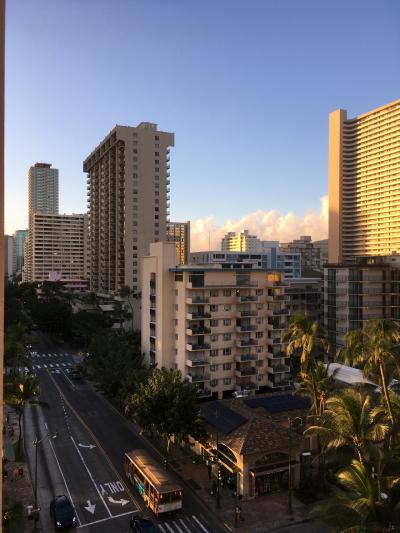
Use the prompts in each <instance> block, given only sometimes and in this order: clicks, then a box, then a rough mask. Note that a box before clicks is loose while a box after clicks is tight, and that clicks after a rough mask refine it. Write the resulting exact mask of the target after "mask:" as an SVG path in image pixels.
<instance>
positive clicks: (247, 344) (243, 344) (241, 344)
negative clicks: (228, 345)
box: [236, 339, 258, 348]
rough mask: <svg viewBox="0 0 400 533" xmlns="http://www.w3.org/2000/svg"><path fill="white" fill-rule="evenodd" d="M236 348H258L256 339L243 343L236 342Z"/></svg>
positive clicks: (246, 340) (243, 341)
mask: <svg viewBox="0 0 400 533" xmlns="http://www.w3.org/2000/svg"><path fill="white" fill-rule="evenodd" d="M236 346H238V347H239V348H245V347H246V346H258V342H257V340H256V339H245V340H242V341H236Z"/></svg>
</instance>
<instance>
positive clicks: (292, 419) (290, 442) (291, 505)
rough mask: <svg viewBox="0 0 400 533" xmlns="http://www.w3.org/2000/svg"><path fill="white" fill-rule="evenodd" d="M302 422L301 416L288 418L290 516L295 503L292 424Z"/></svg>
mask: <svg viewBox="0 0 400 533" xmlns="http://www.w3.org/2000/svg"><path fill="white" fill-rule="evenodd" d="M296 420H300V423H303V419H302V418H300V417H299V416H296V417H295V418H290V417H288V421H289V487H288V488H289V493H288V513H289V515H290V516H292V515H293V502H292V499H293V498H292V493H293V488H292V424H293V422H294V421H296Z"/></svg>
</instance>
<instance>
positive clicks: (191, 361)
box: [186, 357, 210, 367]
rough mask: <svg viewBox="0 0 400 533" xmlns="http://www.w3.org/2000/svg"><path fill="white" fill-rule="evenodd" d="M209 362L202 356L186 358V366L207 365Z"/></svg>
mask: <svg viewBox="0 0 400 533" xmlns="http://www.w3.org/2000/svg"><path fill="white" fill-rule="evenodd" d="M209 364H210V362H209V361H208V360H207V359H204V358H202V357H199V358H192V359H186V366H190V367H195V366H208V365H209Z"/></svg>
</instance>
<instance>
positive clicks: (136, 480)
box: [124, 450, 182, 515]
mask: <svg viewBox="0 0 400 533" xmlns="http://www.w3.org/2000/svg"><path fill="white" fill-rule="evenodd" d="M124 470H125V475H126V477H127V478H128V479H129V481H130V482H131V483H132V485H133V486H134V487H135V488H136V489H137V491H138V492H139V494H140V495H141V497H142V498H143V500H144V501H145V503H146V505H147V507H149V508H150V509H151V510H152V511H153V513H154V514H155V515H159V514H162V513H170V512H172V511H179V510H180V509H182V487H180V486H179V485H178V484H177V483H175V481H174V480H173V479H172V478H171V476H170V475H169V474H168V472H166V471H165V470H164V469H163V468H162V467H160V465H159V464H158V463H157V462H156V461H155V460H154V459H153V458H152V457H151V456H150V455H149V454H148V453H147V452H146V451H145V450H132V451H131V452H127V453H126V454H125V456H124Z"/></svg>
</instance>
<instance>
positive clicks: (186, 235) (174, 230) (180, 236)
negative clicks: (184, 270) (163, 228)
mask: <svg viewBox="0 0 400 533" xmlns="http://www.w3.org/2000/svg"><path fill="white" fill-rule="evenodd" d="M166 241H167V242H174V243H175V244H176V252H177V254H178V261H179V264H180V265H187V264H188V263H189V261H190V222H189V221H188V222H167V239H166Z"/></svg>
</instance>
